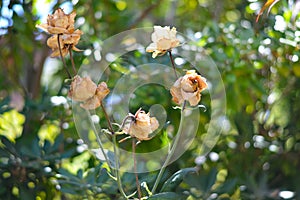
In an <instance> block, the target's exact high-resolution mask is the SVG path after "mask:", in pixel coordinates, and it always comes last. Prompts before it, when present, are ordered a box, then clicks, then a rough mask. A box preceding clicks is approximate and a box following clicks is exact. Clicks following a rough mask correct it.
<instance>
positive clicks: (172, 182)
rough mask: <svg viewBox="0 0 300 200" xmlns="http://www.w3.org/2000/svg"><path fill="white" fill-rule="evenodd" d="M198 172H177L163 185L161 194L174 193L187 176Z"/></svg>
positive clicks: (194, 170)
mask: <svg viewBox="0 0 300 200" xmlns="http://www.w3.org/2000/svg"><path fill="white" fill-rule="evenodd" d="M192 172H194V173H195V172H197V170H196V169H195V168H186V169H181V170H179V171H177V172H176V173H175V174H173V175H172V176H171V177H170V178H169V179H168V180H167V181H166V182H165V183H164V185H163V187H162V189H161V192H167V191H174V190H175V189H176V188H177V187H178V185H179V184H180V183H181V182H182V181H183V179H184V177H186V175H187V174H189V173H192Z"/></svg>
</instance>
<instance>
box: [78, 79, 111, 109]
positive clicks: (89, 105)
mask: <svg viewBox="0 0 300 200" xmlns="http://www.w3.org/2000/svg"><path fill="white" fill-rule="evenodd" d="M108 93H109V89H108V87H107V85H106V83H105V82H101V83H100V84H99V85H98V87H97V89H96V93H95V95H94V96H92V97H91V98H89V99H88V100H86V101H84V102H83V103H82V104H80V106H81V107H82V108H84V109H87V110H93V109H96V108H98V107H99V106H100V105H101V102H102V100H103V99H104V98H105V97H106V95H108Z"/></svg>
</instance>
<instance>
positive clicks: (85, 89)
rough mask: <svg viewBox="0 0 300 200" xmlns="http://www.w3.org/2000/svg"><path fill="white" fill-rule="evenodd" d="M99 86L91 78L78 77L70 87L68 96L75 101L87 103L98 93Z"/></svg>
mask: <svg viewBox="0 0 300 200" xmlns="http://www.w3.org/2000/svg"><path fill="white" fill-rule="evenodd" d="M96 89H97V85H96V84H95V83H94V82H93V81H92V80H91V78H90V77H84V78H81V77H80V76H78V75H76V76H75V77H74V78H73V81H72V83H71V86H70V90H69V93H68V96H69V97H70V98H71V99H73V100H74V101H86V100H88V99H90V98H92V97H93V96H94V95H95V93H96Z"/></svg>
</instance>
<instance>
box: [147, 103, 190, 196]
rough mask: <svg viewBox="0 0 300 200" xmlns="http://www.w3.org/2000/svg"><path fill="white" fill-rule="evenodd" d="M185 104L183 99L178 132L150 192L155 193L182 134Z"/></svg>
mask: <svg viewBox="0 0 300 200" xmlns="http://www.w3.org/2000/svg"><path fill="white" fill-rule="evenodd" d="M185 105H186V101H184V103H183V104H182V109H181V118H180V125H179V128H178V132H177V134H176V137H175V139H174V142H173V145H172V147H171V150H170V152H169V153H168V155H167V158H166V160H165V162H164V164H163V166H162V167H161V169H160V171H159V173H158V175H157V178H156V180H155V183H154V186H153V188H152V190H151V193H152V194H154V193H155V191H156V189H157V186H158V184H159V181H160V180H161V178H162V175H163V173H164V172H165V169H166V167H167V165H168V164H169V162H170V160H171V158H172V156H173V154H174V152H175V150H176V148H177V145H178V142H179V138H180V136H181V134H182V128H183V112H184V109H185Z"/></svg>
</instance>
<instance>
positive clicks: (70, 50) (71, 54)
mask: <svg viewBox="0 0 300 200" xmlns="http://www.w3.org/2000/svg"><path fill="white" fill-rule="evenodd" d="M69 54H70V60H71V64H72V69H73V72H74V74H77V71H76V67H75V63H74V58H73V53H72V49H71V48H70V47H69Z"/></svg>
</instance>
